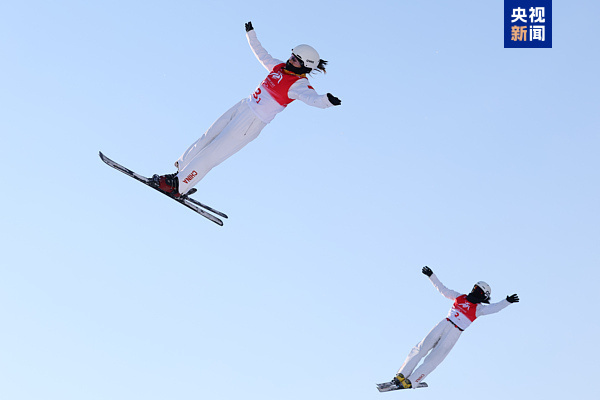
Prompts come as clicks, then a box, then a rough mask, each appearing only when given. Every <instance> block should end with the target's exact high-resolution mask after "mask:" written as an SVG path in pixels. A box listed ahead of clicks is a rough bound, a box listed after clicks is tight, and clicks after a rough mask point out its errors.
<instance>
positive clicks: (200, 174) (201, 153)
mask: <svg viewBox="0 0 600 400" xmlns="http://www.w3.org/2000/svg"><path fill="white" fill-rule="evenodd" d="M227 119H229V121H227ZM266 125H267V124H265V123H264V122H262V121H261V120H260V119H258V118H257V117H256V115H255V114H254V113H253V112H252V110H251V109H250V107H248V105H247V104H246V103H245V101H244V100H243V101H242V102H240V103H239V104H238V107H234V109H232V110H230V111H228V112H227V113H225V114H224V115H223V116H222V117H221V118H219V119H218V120H217V121H216V122H215V123H214V124H213V126H211V128H210V129H209V130H208V131H207V132H206V133H205V135H204V136H203V137H202V138H200V139H199V141H198V142H197V143H195V144H194V145H192V146H191V147H190V148H189V149H188V151H186V153H184V155H183V156H182V159H181V161H182V162H181V163H179V173H178V175H177V176H178V178H179V192H180V193H182V194H185V193H187V192H188V191H189V190H190V189H191V188H192V187H194V186H195V185H196V184H197V183H198V182H200V181H201V180H202V178H204V176H205V175H206V174H207V173H208V172H209V171H210V170H211V169H213V168H214V167H216V166H217V165H219V164H220V163H222V162H223V161H225V160H226V159H228V158H229V157H231V156H232V155H233V154H235V153H237V152H238V151H239V150H241V149H242V148H243V147H244V146H246V145H247V144H248V143H250V142H251V141H252V140H254V139H256V138H257V137H258V135H259V134H260V132H261V131H262V129H263V128H264V127H265V126H266Z"/></svg>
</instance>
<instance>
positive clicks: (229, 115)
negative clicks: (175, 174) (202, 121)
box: [175, 100, 247, 170]
mask: <svg viewBox="0 0 600 400" xmlns="http://www.w3.org/2000/svg"><path fill="white" fill-rule="evenodd" d="M242 106H243V107H247V106H246V105H245V104H243V100H242V101H240V102H239V103H237V104H236V105H234V106H233V107H231V108H230V109H229V110H227V111H226V112H225V114H223V115H221V116H220V117H219V118H218V119H217V120H216V121H215V122H213V124H212V125H211V126H210V128H208V129H207V131H206V132H204V134H203V135H202V136H200V138H199V139H198V140H196V141H195V142H194V143H193V144H192V145H191V146H190V147H188V149H187V150H186V151H185V152H184V153H183V154H182V155H181V157H179V159H178V160H177V161H176V162H175V166H176V167H177V169H178V170H181V169H183V168H185V167H186V166H187V164H189V162H190V161H192V160H193V159H194V157H196V155H198V153H199V152H200V151H202V149H204V148H205V147H206V146H207V145H208V144H210V142H212V141H213V139H214V138H216V137H217V135H219V134H220V133H221V131H223V129H225V127H226V126H227V124H229V123H230V122H231V120H232V119H234V118H235V116H236V115H237V114H238V112H239V111H240V110H241V111H243V110H244V108H243V107H242Z"/></svg>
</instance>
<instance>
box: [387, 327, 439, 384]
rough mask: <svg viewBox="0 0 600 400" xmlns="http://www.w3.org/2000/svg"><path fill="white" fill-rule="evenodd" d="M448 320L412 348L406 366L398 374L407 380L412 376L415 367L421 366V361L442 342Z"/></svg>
mask: <svg viewBox="0 0 600 400" xmlns="http://www.w3.org/2000/svg"><path fill="white" fill-rule="evenodd" d="M445 322H447V321H446V320H443V321H441V322H440V323H438V324H437V325H436V326H434V327H433V329H432V330H431V331H430V332H429V333H428V334H427V336H425V338H424V339H423V340H421V341H420V342H419V343H418V344H417V345H416V346H415V347H413V348H412V350H411V351H410V353H408V356H407V357H406V360H404V364H402V366H401V367H400V369H399V370H398V374H402V375H403V376H404V377H405V378H406V377H409V376H410V374H412V372H413V370H414V369H415V367H416V366H417V365H418V364H419V361H421V359H422V358H423V357H425V356H426V355H427V353H429V351H430V350H431V349H433V348H434V347H435V345H436V344H437V342H438V341H439V340H440V338H441V336H442V333H443V331H444V328H445V325H446V324H445Z"/></svg>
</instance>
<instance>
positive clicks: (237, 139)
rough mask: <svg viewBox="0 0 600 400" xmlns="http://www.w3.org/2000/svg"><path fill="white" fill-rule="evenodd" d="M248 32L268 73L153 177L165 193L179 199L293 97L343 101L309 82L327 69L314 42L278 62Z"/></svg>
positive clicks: (320, 103) (324, 104) (321, 104)
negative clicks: (167, 170) (171, 170)
mask: <svg viewBox="0 0 600 400" xmlns="http://www.w3.org/2000/svg"><path fill="white" fill-rule="evenodd" d="M246 36H247V38H248V42H249V44H250V47H251V48H252V51H253V52H254V54H255V55H256V57H257V58H258V60H259V61H260V62H261V64H262V65H263V66H264V67H265V68H266V69H267V70H268V71H269V75H268V76H267V77H266V78H265V80H264V81H263V82H262V83H261V84H260V85H259V86H258V88H257V89H256V91H255V92H254V93H253V94H251V95H250V96H248V97H247V98H245V99H243V100H242V101H240V102H239V103H237V104H236V105H234V106H233V107H232V108H231V109H229V110H228V111H227V112H226V113H225V114H223V115H222V116H221V117H220V118H219V119H217V120H216V121H215V122H214V123H213V124H212V126H211V127H210V128H209V129H208V130H207V131H206V132H205V133H204V135H202V137H200V139H198V140H197V141H196V142H195V143H194V144H192V145H191V146H190V147H189V148H188V149H187V150H186V151H185V152H184V153H183V155H182V156H181V157H180V158H179V160H177V162H175V166H176V167H177V173H175V174H167V175H154V176H153V177H152V181H153V183H154V184H155V186H156V187H157V188H158V189H160V190H161V191H163V192H165V193H167V194H169V195H171V196H174V197H179V196H181V195H185V194H186V193H188V192H189V191H190V189H192V187H193V186H194V185H196V184H197V183H198V182H200V180H202V178H204V176H205V175H206V174H207V173H208V172H209V171H210V170H211V169H212V168H213V167H215V166H217V165H219V164H220V163H221V162H223V161H225V160H226V159H227V158H229V157H231V156H232V155H233V154H235V153H236V152H238V151H239V150H240V149H242V147H244V146H246V145H247V144H248V143H250V142H251V141H252V140H254V139H256V137H257V136H258V135H259V133H260V132H261V130H262V129H263V128H264V127H265V126H266V125H267V124H268V123H269V122H271V121H272V120H273V118H275V115H276V114H278V113H279V112H281V111H283V110H284V109H285V107H286V106H287V105H288V104H290V103H291V102H292V101H294V100H300V101H302V102H304V103H306V104H308V105H310V106H313V107H318V108H328V107H331V106H338V105H340V104H341V101H340V99H338V98H337V97H335V96H333V95H331V93H327V94H326V95H319V94H317V92H316V91H315V90H314V89H313V87H312V86H311V85H310V83H309V81H308V79H307V78H306V74H309V73H311V72H313V71H319V72H325V66H326V65H327V61H325V60H322V59H321V58H320V56H319V53H317V51H316V50H315V49H314V48H312V47H311V46H309V45H306V44H301V45H299V46H296V47H294V48H293V49H292V55H291V56H290V58H289V59H288V60H287V62H286V61H280V60H277V59H275V58H273V57H271V55H269V53H268V52H267V51H266V50H265V49H264V48H263V47H262V45H261V44H260V42H259V41H258V39H257V37H256V32H254V28H253V27H252V22H248V23H246Z"/></svg>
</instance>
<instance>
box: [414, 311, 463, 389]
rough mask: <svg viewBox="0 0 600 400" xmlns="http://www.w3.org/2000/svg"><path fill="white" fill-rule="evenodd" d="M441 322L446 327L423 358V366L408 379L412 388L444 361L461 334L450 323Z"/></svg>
mask: <svg viewBox="0 0 600 400" xmlns="http://www.w3.org/2000/svg"><path fill="white" fill-rule="evenodd" d="M443 322H445V325H446V327H445V329H444V330H443V333H442V337H441V338H440V340H439V342H438V343H437V344H436V345H435V347H434V349H433V350H432V351H431V353H429V355H428V356H427V357H425V360H423V364H421V365H420V366H419V368H417V369H416V370H415V371H414V372H413V373H412V374H411V375H410V376H409V377H408V379H410V381H411V383H412V384H413V387H416V386H417V385H418V384H419V383H420V382H423V380H424V379H425V377H426V376H427V375H429V374H430V373H431V372H432V371H433V370H434V369H436V368H437V366H438V365H440V363H441V362H442V361H444V358H446V356H447V355H448V353H450V350H452V348H453V347H454V345H455V344H456V342H457V341H458V338H459V337H460V335H461V333H462V332H461V331H460V330H458V329H457V328H456V327H455V326H454V325H453V324H452V323H451V322H448V321H446V320H444V321H442V323H443ZM405 376H406V375H405Z"/></svg>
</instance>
